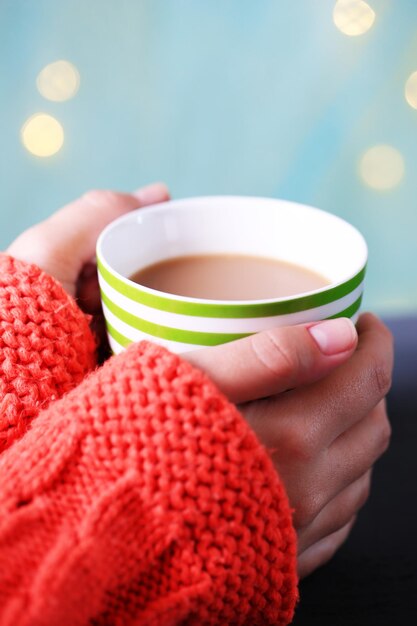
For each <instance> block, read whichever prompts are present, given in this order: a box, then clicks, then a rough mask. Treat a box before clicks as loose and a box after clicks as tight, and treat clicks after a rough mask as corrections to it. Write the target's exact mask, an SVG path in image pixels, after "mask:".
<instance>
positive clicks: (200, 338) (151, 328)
mask: <svg viewBox="0 0 417 626" xmlns="http://www.w3.org/2000/svg"><path fill="white" fill-rule="evenodd" d="M101 297H102V299H103V302H104V304H105V305H106V307H107V308H108V309H109V311H111V312H112V313H113V314H114V315H115V316H116V317H117V318H118V319H120V320H121V321H122V322H125V323H126V324H129V326H132V327H133V328H136V329H137V330H141V331H142V332H144V333H147V334H148V335H152V336H153V337H157V338H159V339H168V340H169V341H177V342H181V343H189V344H192V345H200V346H217V345H219V344H221V343H228V342H229V341H235V340H236V339H242V338H243V337H248V336H249V335H252V334H254V333H236V334H231V333H203V332H196V331H191V330H180V329H178V328H170V327H168V326H160V325H159V324H152V323H151V322H147V321H145V320H142V319H140V318H139V317H135V316H134V315H132V314H131V313H126V312H125V311H123V310H122V309H121V308H120V307H118V306H117V305H116V304H114V303H113V302H110V300H109V299H108V298H107V297H106V296H105V295H104V294H103V293H102V294H101ZM361 301H362V295H360V296H359V298H358V299H357V300H355V302H354V303H353V304H351V305H350V306H348V307H347V308H346V309H344V310H343V311H340V312H339V313H336V314H335V315H331V316H330V317H327V318H326V319H334V318H336V317H352V316H353V315H354V314H355V313H356V312H357V311H358V310H359V307H360V305H361ZM106 325H107V330H108V333H109V335H111V336H112V337H113V339H115V340H116V341H117V342H118V343H119V344H120V345H121V346H123V347H126V346H128V345H129V344H130V343H132V340H131V339H128V338H127V337H125V336H124V335H122V334H121V333H120V332H119V331H118V330H116V329H115V328H114V327H113V326H112V325H111V324H109V322H108V321H107V320H106Z"/></svg>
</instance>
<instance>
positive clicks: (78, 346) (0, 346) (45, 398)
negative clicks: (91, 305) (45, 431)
mask: <svg viewBox="0 0 417 626" xmlns="http://www.w3.org/2000/svg"><path fill="white" fill-rule="evenodd" d="M88 322H89V318H88V317H87V316H86V315H84V314H83V313H82V312H81V311H80V309H79V308H78V307H77V305H76V303H75V302H74V300H72V299H71V298H70V297H69V296H68V295H67V294H66V292H65V291H64V289H63V288H62V287H61V285H59V283H57V282H56V281H55V280H54V279H53V278H51V277H50V276H48V275H47V274H45V273H44V272H42V271H41V270H40V269H39V268H38V267H36V266H34V265H28V264H25V263H22V262H21V261H16V260H14V259H12V258H10V257H8V256H6V255H4V254H0V453H1V451H2V450H4V449H5V448H7V447H8V446H9V445H10V444H11V443H12V442H13V441H14V440H15V439H17V438H19V437H20V436H21V435H22V434H23V433H24V432H25V431H26V430H27V429H28V427H29V425H30V423H31V421H32V419H33V418H34V417H35V416H36V415H37V414H38V413H39V411H40V410H41V409H43V408H45V407H46V406H47V405H48V404H49V403H50V402H51V401H52V400H55V399H57V398H59V397H61V396H62V395H63V394H64V393H66V392H67V391H69V390H70V389H72V388H73V387H74V386H76V385H77V384H78V383H79V382H80V381H81V380H82V379H83V378H84V376H85V375H86V373H87V372H88V371H90V370H91V369H92V368H93V367H94V365H95V343H94V339H93V336H92V334H91V331H90V329H89V325H88Z"/></svg>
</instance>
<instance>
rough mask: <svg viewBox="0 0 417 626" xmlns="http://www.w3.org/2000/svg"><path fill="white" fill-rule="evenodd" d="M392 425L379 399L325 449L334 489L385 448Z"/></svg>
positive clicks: (372, 461) (363, 467)
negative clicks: (363, 416) (371, 408)
mask: <svg viewBox="0 0 417 626" xmlns="http://www.w3.org/2000/svg"><path fill="white" fill-rule="evenodd" d="M390 438H391V425H390V422H389V419H388V415H387V411H386V403H385V400H382V401H381V402H380V403H379V404H378V405H377V406H376V407H375V408H374V409H373V410H372V411H371V412H370V413H369V415H367V416H366V417H365V418H364V419H362V420H361V421H360V422H358V423H357V424H355V425H354V426H353V427H352V428H350V429H349V430H347V431H346V432H345V433H343V435H341V436H340V437H339V438H338V439H336V441H335V442H334V443H333V444H332V445H331V446H330V448H329V450H328V453H327V464H328V467H329V474H330V475H331V479H332V481H333V483H334V488H333V491H334V493H336V492H337V490H340V489H343V488H344V487H345V486H346V485H348V484H350V483H351V482H352V481H354V480H356V479H357V478H358V477H359V476H361V475H362V474H363V472H365V471H366V470H367V469H368V468H369V467H371V466H372V465H373V464H374V463H375V461H377V460H378V459H379V458H380V457H381V456H382V455H383V454H384V452H386V450H387V448H388V446H389V442H390Z"/></svg>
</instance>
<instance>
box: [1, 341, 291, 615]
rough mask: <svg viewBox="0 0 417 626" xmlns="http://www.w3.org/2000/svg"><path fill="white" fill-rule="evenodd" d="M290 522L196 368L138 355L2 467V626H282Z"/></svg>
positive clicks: (146, 350)
mask: <svg viewBox="0 0 417 626" xmlns="http://www.w3.org/2000/svg"><path fill="white" fill-rule="evenodd" d="M296 583H297V580H296V542H295V532H294V529H293V526H292V521H291V511H290V508H289V505H288V501H287V497H286V495H285V492H284V488H283V486H282V484H281V482H280V480H279V477H278V475H277V473H276V472H275V470H274V468H273V465H272V463H271V461H270V459H269V457H268V455H267V453H266V451H265V450H264V448H263V447H262V446H261V445H260V444H259V442H258V440H257V439H256V437H255V435H254V434H253V432H252V431H251V430H250V428H249V426H248V425H247V424H246V422H245V421H244V419H243V417H242V416H241V415H240V414H239V413H238V411H237V409H236V407H234V406H233V405H232V404H230V403H229V402H228V401H227V400H226V399H225V398H224V397H223V396H222V395H221V394H220V393H219V392H218V390H217V389H216V388H215V386H214V385H213V384H212V383H211V382H210V381H209V380H208V379H207V377H206V376H205V375H204V374H203V373H202V372H200V371H198V370H196V369H194V368H192V367H191V365H189V364H188V363H186V362H185V361H183V360H181V359H180V358H179V357H178V356H176V355H173V354H171V353H169V352H167V351H165V350H164V349H163V348H160V347H157V346H154V345H152V344H149V343H141V344H136V345H133V346H131V347H130V348H129V349H128V350H127V351H126V352H124V353H123V354H120V355H118V356H117V357H113V358H112V359H110V360H109V361H108V362H107V363H106V364H105V365H104V366H102V367H101V368H99V369H97V370H96V371H95V372H94V373H93V374H91V375H90V376H89V377H87V378H86V379H85V380H84V381H83V382H82V383H81V384H80V385H78V387H77V388H76V389H74V390H73V391H71V392H70V393H68V394H67V395H65V396H64V397H63V398H62V399H61V400H59V401H57V402H55V403H53V404H51V405H50V407H49V408H47V409H46V410H43V411H42V412H41V413H40V414H39V416H38V417H37V419H36V420H35V421H34V422H33V425H32V428H31V429H30V430H29V431H28V432H27V433H26V434H25V436H24V437H22V438H21V440H20V441H18V442H16V443H15V444H14V445H13V446H12V447H10V448H9V449H8V450H6V452H4V453H3V455H1V457H0V623H1V624H2V626H12V625H13V626H63V625H67V624H68V625H71V626H84V625H85V624H94V625H95V626H104V625H106V624H107V625H108V624H115V625H122V624H123V625H124V626H126V625H127V626H129V625H133V624H135V625H139V624H141V625H152V626H157V625H158V626H159V625H160V626H170V625H177V624H184V625H185V624H187V625H196V626H197V625H198V626H201V625H203V624H204V625H210V624H211V625H213V626H214V625H216V626H218V625H219V624H236V625H238V624H241V625H243V624H245V625H248V626H249V625H253V624H271V625H272V624H274V625H275V626H277V625H279V624H287V623H289V622H290V621H291V619H292V616H293V611H294V605H295V602H296V599H297V589H296Z"/></svg>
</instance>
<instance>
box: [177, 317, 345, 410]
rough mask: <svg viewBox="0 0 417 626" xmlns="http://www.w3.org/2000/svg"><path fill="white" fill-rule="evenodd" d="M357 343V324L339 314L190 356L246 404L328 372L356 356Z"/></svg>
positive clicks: (228, 393)
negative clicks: (333, 317) (331, 317)
mask: <svg viewBox="0 0 417 626" xmlns="http://www.w3.org/2000/svg"><path fill="white" fill-rule="evenodd" d="M356 342H357V335H356V331H355V327H354V326H353V324H352V322H351V321H350V320H348V319H345V318H339V319H334V320H328V321H325V322H319V323H317V324H304V325H299V326H289V327H283V328H275V329H273V330H268V331H264V332H262V333H258V334H256V335H252V336H250V337H247V338H245V339H241V340H240V341H235V342H232V343H228V344H224V345H220V346H216V347H214V348H207V349H204V350H198V351H195V352H189V353H187V354H186V355H184V356H185V358H187V360H188V361H190V362H191V363H193V364H194V365H196V366H197V367H199V368H200V369H202V370H204V371H205V372H206V373H207V374H208V375H209V376H210V378H211V379H212V380H213V381H214V382H215V383H216V384H217V385H218V387H219V388H220V389H221V390H222V391H223V393H224V394H225V395H226V396H227V397H228V398H229V399H230V400H231V401H232V402H235V403H243V402H248V401H250V400H255V399H258V398H264V397H266V396H270V395H273V394H277V393H280V392H282V391H285V390H287V389H290V388H293V387H298V386H300V385H305V384H307V383H311V382H313V381H316V380H318V379H319V378H321V377H323V376H326V374H328V373H329V372H330V371H331V370H332V369H334V368H335V367H336V366H338V365H340V364H341V363H343V362H345V361H346V360H347V359H348V358H349V357H350V356H351V355H352V353H353V351H354V349H355V347H356Z"/></svg>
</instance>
